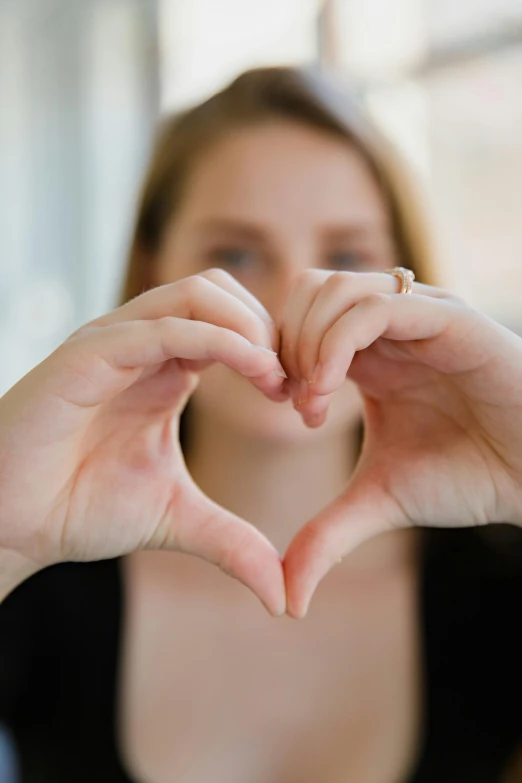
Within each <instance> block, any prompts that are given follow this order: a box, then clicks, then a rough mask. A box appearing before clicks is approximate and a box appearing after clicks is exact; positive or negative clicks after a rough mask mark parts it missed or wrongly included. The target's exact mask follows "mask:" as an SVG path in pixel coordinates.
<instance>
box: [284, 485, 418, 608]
mask: <svg viewBox="0 0 522 783" xmlns="http://www.w3.org/2000/svg"><path fill="white" fill-rule="evenodd" d="M361 476H362V481H361V482H360V483H358V482H357V480H356V478H355V477H354V479H353V482H352V484H351V485H350V487H349V488H348V490H347V492H346V493H345V494H344V495H342V496H341V497H339V498H337V500H335V501H334V502H333V503H331V504H330V505H329V506H328V507H326V508H325V509H323V511H321V513H320V514H319V515H318V516H317V517H315V518H314V519H312V520H311V521H310V522H308V524H306V525H305V526H304V527H303V528H301V530H300V531H299V533H298V534H297V535H296V536H295V538H294V539H293V540H292V541H291V543H290V546H289V547H288V550H287V553H286V555H285V558H284V561H283V567H284V572H285V581H286V595H287V613H288V614H289V615H290V616H291V617H295V618H302V617H304V616H305V615H306V613H307V611H308V607H309V605H310V601H311V598H312V596H313V594H314V592H315V590H316V588H317V585H318V584H319V582H320V581H321V580H322V579H323V578H324V577H325V575H326V574H327V573H328V572H329V571H330V570H331V569H332V568H333V567H334V566H335V565H337V564H338V563H340V562H341V561H342V559H343V558H344V557H346V556H347V555H348V554H349V553H350V552H352V551H353V550H354V549H355V548H356V547H358V546H359V544H361V543H363V542H364V541H366V540H368V539H369V538H372V537H373V536H375V535H378V534H379V533H383V532H385V531H387V530H395V529H397V528H399V527H401V526H402V527H404V526H406V525H407V521H406V520H405V519H404V518H403V515H402V513H401V511H400V509H398V507H397V506H396V504H395V502H394V501H393V499H392V498H391V497H390V496H389V495H387V493H386V492H385V491H384V490H383V489H382V487H380V486H379V484H378V482H377V481H371V480H370V478H369V477H365V476H364V474H363V473H361Z"/></svg>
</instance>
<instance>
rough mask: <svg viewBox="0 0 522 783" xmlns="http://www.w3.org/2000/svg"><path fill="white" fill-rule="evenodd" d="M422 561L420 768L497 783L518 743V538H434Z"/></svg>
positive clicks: (509, 532) (486, 532) (438, 534)
mask: <svg viewBox="0 0 522 783" xmlns="http://www.w3.org/2000/svg"><path fill="white" fill-rule="evenodd" d="M423 554H424V558H423V566H424V567H423V575H422V589H421V602H422V612H421V627H422V636H423V647H424V664H425V683H426V736H427V758H426V762H427V764H428V768H431V769H433V770H437V769H438V768H439V766H440V764H441V763H443V760H444V759H446V760H447V761H448V763H449V764H451V769H452V770H453V771H454V772H456V774H457V777H456V778H455V779H456V780H457V779H458V780H459V781H460V780H462V781H464V780H468V779H469V780H473V781H476V782H477V783H478V781H481V780H492V779H496V778H494V777H493V775H494V774H497V775H498V772H499V769H501V768H502V766H503V764H504V763H505V762H506V760H507V758H508V757H509V756H510V755H511V754H512V752H513V749H514V748H515V746H516V744H517V742H518V741H519V739H520V737H521V736H522V710H521V709H520V708H521V704H522V676H521V674H520V671H521V670H520V663H521V661H522V638H521V635H520V633H519V629H518V617H519V614H520V608H521V606H522V530H520V529H517V528H514V527H512V526H508V525H498V526H493V525H491V526H488V527H487V528H478V529H477V528H473V529H471V528H468V529H459V530H430V531H426V536H425V538H424V553H423ZM459 769H460V770H461V773H462V774H463V775H464V776H463V777H461V778H458V774H459V773H458V772H457V770H459ZM464 770H466V774H467V772H469V771H470V770H471V771H472V772H471V777H469V775H468V777H466V775H465V774H464V772H463V771H464ZM445 774H446V773H445ZM488 774H489V777H487V775H488ZM447 775H448V776H447V777H445V778H444V779H447V780H448V781H450V780H453V779H454V778H452V777H451V775H450V772H449V770H448V771H447ZM473 775H475V777H473ZM427 779H431V778H427ZM434 779H435V778H434Z"/></svg>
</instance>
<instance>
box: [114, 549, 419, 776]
mask: <svg viewBox="0 0 522 783" xmlns="http://www.w3.org/2000/svg"><path fill="white" fill-rule="evenodd" d="M191 568H194V569H195V570H196V571H197V570H198V569H200V570H201V580H199V581H198V575H197V574H192V575H191V576H194V577H195V578H194V580H192V578H191V579H190V581H189V583H184V582H183V580H181V581H180V582H177V581H176V582H175V583H174V584H171V587H170V589H165V585H164V584H161V580H158V583H157V584H155V583H154V580H152V581H151V580H150V579H149V580H146V581H145V580H140V579H139V578H138V579H137V580H135V584H134V586H133V589H132V590H131V591H130V600H129V607H128V613H127V621H126V639H125V650H126V655H125V660H124V665H123V669H122V674H123V676H122V682H121V715H122V724H121V725H122V737H121V744H122V747H123V748H124V755H125V758H126V761H127V766H128V768H129V769H130V770H131V771H132V773H133V776H134V778H135V779H136V780H137V781H138V783H171V781H178V780H183V782H184V783H202V781H207V780H212V781H216V782H217V781H221V780H222V781H223V782H225V781H227V783H254V782H255V783H257V781H259V783H261V781H263V783H291V782H292V781H296V783H297V781H299V783H308V781H310V783H312V781H314V783H316V782H317V780H321V781H322V783H340V781H343V780H348V779H349V780H357V781H360V783H374V782H375V783H378V782H380V781H383V783H384V781H387V783H389V781H390V780H397V781H399V780H403V779H404V776H405V774H406V772H407V769H408V767H409V765H410V764H411V761H412V758H413V755H414V752H415V745H416V738H417V731H416V728H417V718H418V697H419V692H418V649H417V620H416V604H415V599H414V594H415V591H414V590H413V589H412V581H411V577H407V576H406V575H396V576H394V577H393V578H391V579H390V580H389V581H388V583H387V584H386V585H372V586H370V587H369V586H363V587H361V588H360V589H359V590H358V591H357V592H358V595H352V596H350V595H349V593H348V592H347V589H345V590H343V589H342V587H343V586H342V585H341V584H339V585H333V584H332V585H331V586H329V587H328V589H325V590H322V591H318V593H317V595H316V597H315V598H314V602H313V604H312V608H311V610H310V612H309V615H308V616H307V618H305V619H304V620H301V621H295V620H292V619H290V618H288V617H283V618H278V619H273V618H271V617H269V616H268V615H267V614H266V613H265V612H264V610H263V609H262V608H261V607H260V606H259V605H258V604H257V600H256V599H255V598H254V597H253V596H251V595H250V594H249V593H247V592H246V591H245V589H244V588H243V587H242V586H240V585H239V584H238V583H235V582H232V581H231V580H226V577H223V575H222V574H220V573H219V572H218V571H216V572H215V573H210V570H209V568H210V567H208V566H207V564H204V563H201V564H199V563H197V562H196V563H195V564H193V566H191ZM228 582H229V584H227V583H228ZM195 585H198V587H195ZM345 587H346V586H345Z"/></svg>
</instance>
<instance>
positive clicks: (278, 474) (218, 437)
mask: <svg viewBox="0 0 522 783" xmlns="http://www.w3.org/2000/svg"><path fill="white" fill-rule="evenodd" d="M194 419H195V421H191V431H190V451H189V454H188V455H187V466H188V469H189V471H190V473H191V475H192V477H193V478H194V481H195V482H196V483H197V484H198V486H199V487H200V488H201V489H202V490H203V492H205V494H206V495H208V497H210V498H211V499H212V500H214V501H215V502H216V503H219V505H221V506H223V507H224V508H227V509H229V510H230V511H232V512H233V513H234V514H237V515H238V516H240V517H242V518H243V519H246V520H248V521H249V522H250V523H251V524H253V525H255V527H257V528H258V530H260V531H261V532H262V533H264V535H265V536H267V538H268V539H269V540H270V541H271V542H272V543H273V544H274V546H275V547H276V549H277V550H278V552H279V554H280V555H281V556H283V555H284V553H285V551H286V549H287V547H288V544H289V543H290V541H291V539H292V538H293V537H294V535H295V534H296V533H297V532H298V530H299V529H300V528H301V527H302V526H303V525H304V524H305V523H306V521H308V520H309V519H311V518H312V517H313V516H315V514H317V513H318V512H319V511H320V510H321V509H322V508H324V507H325V506H326V505H327V504H328V503H330V501H332V500H333V499H334V498H336V497H337V496H338V495H339V494H340V493H341V492H342V491H343V490H344V489H345V488H346V486H347V484H348V481H349V479H350V476H351V474H352V473H353V470H354V469H355V465H356V462H357V459H358V456H359V455H358V449H359V443H358V435H357V430H356V429H355V428H354V429H353V431H352V432H349V431H348V432H346V431H345V432H341V433H339V434H336V435H334V436H332V435H330V436H328V437H325V438H324V439H321V438H314V439H313V440H312V439H311V440H310V442H308V443H306V442H305V443H302V442H299V443H279V442H275V441H263V440H260V439H255V438H252V439H249V438H248V437H245V436H244V434H243V433H242V432H234V431H232V430H231V429H229V428H228V427H226V426H225V425H221V424H220V423H219V422H218V421H215V420H213V419H210V418H206V417H205V416H204V415H202V414H201V413H200V412H198V416H197V417H194ZM415 541H416V537H415V536H414V535H412V534H411V531H397V532H394V533H389V534H385V535H382V536H378V537H377V538H373V539H370V540H369V541H367V542H365V543H364V544H362V545H361V546H360V547H358V549H357V550H356V551H355V552H354V553H352V554H351V555H350V556H349V557H348V558H346V560H345V561H344V562H343V578H344V577H348V578H349V579H350V580H352V579H353V578H356V579H359V578H361V577H362V578H363V579H364V582H365V583H366V581H367V577H368V576H369V578H370V580H371V581H372V582H373V581H374V579H375V574H376V573H381V574H382V575H385V574H386V573H390V569H391V572H392V573H394V572H396V571H397V566H399V568H400V567H401V566H403V565H404V564H405V563H411V562H412V553H414V552H415V549H416V546H415Z"/></svg>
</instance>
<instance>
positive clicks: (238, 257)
mask: <svg viewBox="0 0 522 783" xmlns="http://www.w3.org/2000/svg"><path fill="white" fill-rule="evenodd" d="M210 259H211V261H212V263H213V264H215V266H220V267H222V268H223V269H228V270H230V271H231V272H241V271H248V270H250V269H253V268H255V267H256V265H257V264H258V263H259V254H258V253H256V252H254V251H253V250H247V249H245V248H241V247H232V246H231V247H216V248H214V249H213V250H212V251H211V252H210Z"/></svg>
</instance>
